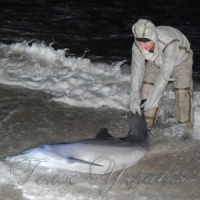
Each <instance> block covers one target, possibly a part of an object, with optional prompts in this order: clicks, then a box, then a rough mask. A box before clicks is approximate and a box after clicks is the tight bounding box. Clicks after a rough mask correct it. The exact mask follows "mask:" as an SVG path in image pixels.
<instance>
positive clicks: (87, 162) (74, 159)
mask: <svg viewBox="0 0 200 200" xmlns="http://www.w3.org/2000/svg"><path fill="white" fill-rule="evenodd" d="M67 160H70V161H75V162H79V163H83V164H87V165H95V166H98V167H103V165H99V164H97V163H94V162H89V161H85V160H82V159H78V158H74V157H67Z"/></svg>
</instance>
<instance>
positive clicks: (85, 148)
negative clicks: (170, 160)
mask: <svg viewBox="0 0 200 200" xmlns="http://www.w3.org/2000/svg"><path fill="white" fill-rule="evenodd" d="M148 144H149V142H148V129H147V124H146V120H145V117H144V114H142V115H141V116H140V115H139V114H134V115H133V116H132V117H131V119H130V122H129V132H128V135H127V136H126V137H123V138H114V137H113V136H112V135H110V133H109V132H108V130H107V129H106V128H102V129H101V130H100V131H99V132H98V134H97V135H96V137H95V138H93V139H85V140H79V141H74V142H66V143H54V144H46V145H42V146H38V147H36V148H32V149H29V150H26V151H23V152H22V153H21V154H19V155H15V156H9V157H7V158H6V161H7V162H10V163H12V164H14V165H19V164H20V165H21V164H22V163H23V162H24V163H27V162H28V163H29V165H30V163H34V162H35V163H36V165H38V166H42V167H46V168H58V169H65V170H69V171H74V172H83V173H93V174H106V173H108V172H114V171H118V170H122V169H126V168H128V167H130V166H132V165H134V164H136V163H137V162H138V161H139V160H141V159H142V158H143V157H144V156H145V155H146V153H147V150H148Z"/></svg>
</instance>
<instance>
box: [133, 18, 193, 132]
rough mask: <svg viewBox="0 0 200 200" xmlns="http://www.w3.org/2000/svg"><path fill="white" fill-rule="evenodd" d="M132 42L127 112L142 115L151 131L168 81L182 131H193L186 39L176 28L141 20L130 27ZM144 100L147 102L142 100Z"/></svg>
mask: <svg viewBox="0 0 200 200" xmlns="http://www.w3.org/2000/svg"><path fill="white" fill-rule="evenodd" d="M132 31H133V34H134V37H135V42H134V43H133V47H132V63H131V70H132V72H131V87H130V109H131V111H132V112H133V113H136V112H138V113H139V114H140V113H141V110H140V106H141V100H144V102H145V103H144V104H143V105H142V107H144V114H145V117H146V120H147V124H148V127H149V128H151V127H152V126H153V125H154V123H155V121H156V117H157V111H158V107H159V104H160V102H161V98H162V95H163V93H164V90H165V88H166V85H167V83H168V81H173V83H174V88H175V117H176V120H177V123H178V124H180V125H181V126H182V128H183V130H184V132H189V133H190V132H192V130H193V121H194V116H193V115H194V111H193V96H192V95H193V81H192V64H193V52H192V50H191V49H190V43H189V42H188V40H187V38H186V37H185V36H184V35H183V34H182V33H181V32H180V31H179V30H177V29H175V28H172V27H169V26H157V27H155V26H154V24H153V23H152V22H151V21H149V20H145V19H140V20H139V21H138V22H137V23H135V24H134V25H133V27H132ZM145 100H146V101H145Z"/></svg>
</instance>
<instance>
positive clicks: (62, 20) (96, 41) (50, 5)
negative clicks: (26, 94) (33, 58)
mask: <svg viewBox="0 0 200 200" xmlns="http://www.w3.org/2000/svg"><path fill="white" fill-rule="evenodd" d="M198 5H199V4H198V1H195V0H194V1H189V0H182V1H180V0H173V1H172V0H168V1H165V2H164V1H162V0H152V1H144V0H134V1H131V0H124V1H123V0H116V1H111V0H101V1H99V0H85V1H81V0H68V1H66V0H35V1H30V0H29V1H26V0H21V1H19V0H2V1H1V2H0V9H1V12H0V19H1V28H0V42H2V43H6V44H10V43H13V42H18V41H23V40H32V39H36V40H39V41H44V42H45V43H46V44H49V43H51V42H53V41H55V43H54V45H53V47H54V48H55V49H57V48H61V49H64V48H69V49H70V50H69V51H68V52H67V53H68V54H74V55H76V56H80V55H83V54H84V51H85V50H86V49H88V50H90V51H89V52H87V54H86V57H87V56H88V57H90V58H93V59H94V58H95V59H101V60H104V61H111V62H113V61H119V60H124V59H125V60H127V62H128V63H130V60H131V46H132V43H133V40H134V38H133V35H132V31H131V27H132V25H133V24H134V23H135V22H136V21H137V20H138V19H140V18H144V19H150V20H152V21H153V22H154V24H155V25H156V26H157V25H167V26H173V27H175V28H178V29H179V30H180V31H182V32H183V33H184V34H185V35H186V36H187V37H188V39H189V41H190V42H191V47H192V49H193V51H194V71H195V72H196V73H197V72H199V71H200V59H199V58H198V57H199V56H198V55H199V47H200V41H199V36H200V31H199V30H200V23H199V19H200V17H199V13H200V8H199V6H198Z"/></svg>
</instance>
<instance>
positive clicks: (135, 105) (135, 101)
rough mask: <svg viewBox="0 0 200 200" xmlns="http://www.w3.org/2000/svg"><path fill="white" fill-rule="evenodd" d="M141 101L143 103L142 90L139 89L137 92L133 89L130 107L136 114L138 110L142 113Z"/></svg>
mask: <svg viewBox="0 0 200 200" xmlns="http://www.w3.org/2000/svg"><path fill="white" fill-rule="evenodd" d="M140 103H141V99H140V92H139V91H136V92H135V91H134V92H132V91H131V94H130V109H131V111H132V112H133V113H134V114H135V113H136V112H138V114H139V115H141V109H140Z"/></svg>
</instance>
